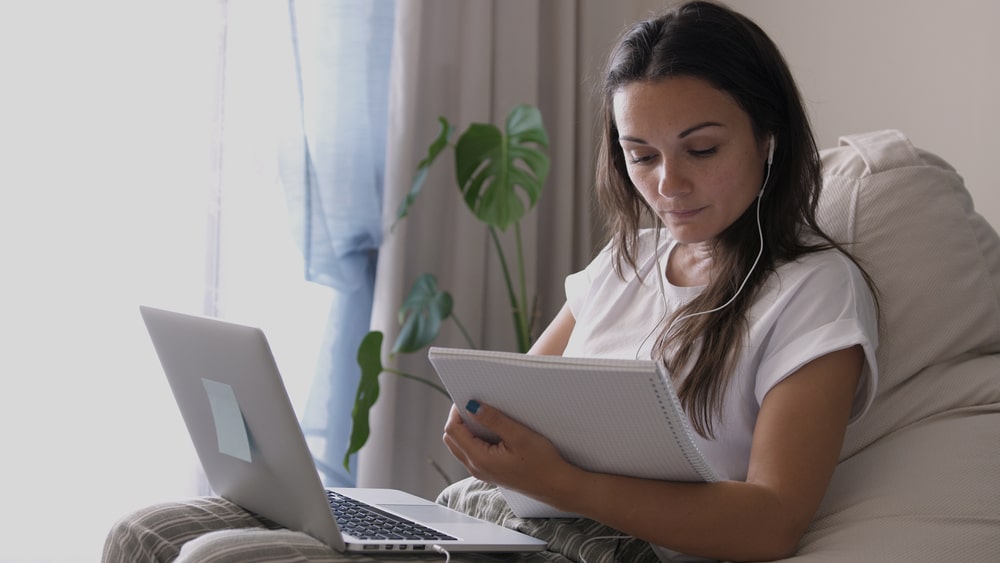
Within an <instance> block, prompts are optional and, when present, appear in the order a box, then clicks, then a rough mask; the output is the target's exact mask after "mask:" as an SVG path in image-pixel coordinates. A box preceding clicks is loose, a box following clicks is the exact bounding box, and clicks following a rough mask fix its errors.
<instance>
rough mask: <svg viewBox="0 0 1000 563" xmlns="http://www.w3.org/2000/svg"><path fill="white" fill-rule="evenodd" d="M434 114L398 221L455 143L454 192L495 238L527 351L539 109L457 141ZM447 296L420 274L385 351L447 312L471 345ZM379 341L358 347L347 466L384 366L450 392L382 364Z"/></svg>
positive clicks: (377, 337)
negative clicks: (526, 244)
mask: <svg viewBox="0 0 1000 563" xmlns="http://www.w3.org/2000/svg"><path fill="white" fill-rule="evenodd" d="M438 121H439V122H440V125H441V131H440V133H439V134H438V136H437V137H436V138H435V139H434V140H433V142H431V144H430V146H429V147H428V151H427V156H426V157H425V158H424V159H423V160H421V161H420V163H419V164H418V165H417V171H416V173H415V174H414V177H413V182H412V184H411V187H410V191H409V193H408V194H407V196H406V198H405V199H404V200H403V201H402V202H401V203H400V206H399V210H398V212H397V214H396V222H399V221H400V220H402V219H403V218H405V217H406V216H407V214H408V213H409V212H410V210H411V208H412V207H413V205H414V203H415V202H416V200H417V197H418V196H419V195H420V192H421V190H422V189H423V187H424V183H425V181H426V179H427V172H428V171H429V169H430V168H431V166H432V165H433V164H434V161H435V160H436V159H437V157H438V156H439V155H440V154H441V153H442V152H443V151H445V150H446V149H449V148H451V149H454V156H455V179H456V183H457V185H458V193H459V195H460V196H461V197H462V198H463V200H464V201H465V204H466V206H467V207H468V209H469V211H470V212H472V214H473V215H475V216H476V218H477V219H479V220H480V221H481V222H482V223H483V224H484V226H485V228H486V230H487V232H488V233H489V237H490V239H491V240H492V242H493V246H494V248H495V250H496V255H497V257H498V259H499V261H500V267H501V270H502V272H503V276H504V282H505V283H506V287H507V294H508V298H509V299H510V307H511V311H512V315H513V317H512V321H513V329H514V334H515V336H516V339H517V347H518V351H520V352H527V350H528V347H529V346H530V345H531V339H532V321H533V319H534V318H535V299H534V296H529V295H528V288H527V286H526V284H525V272H524V256H523V249H522V243H521V229H520V221H521V219H522V218H523V217H524V216H525V214H526V213H527V212H528V211H530V210H531V209H533V208H534V206H535V204H536V203H537V202H538V198H539V196H540V195H541V192H542V186H543V185H544V184H545V178H546V177H547V176H548V172H549V157H548V155H547V154H546V153H545V149H547V148H548V144H549V141H548V135H547V134H546V132H545V127H544V125H543V124H542V116H541V113H540V112H539V111H538V109H537V108H534V107H532V106H529V105H518V106H515V107H514V108H513V109H512V110H511V111H510V113H509V114H508V115H507V119H506V123H505V129H504V130H503V131H501V130H500V129H499V128H498V127H496V126H495V125H492V124H488V123H473V124H471V125H469V127H468V128H467V129H466V130H465V132H464V133H462V135H461V136H459V138H458V141H457V142H456V143H455V144H454V145H452V144H451V137H452V134H453V133H454V127H453V126H452V125H451V123H449V122H448V120H447V119H445V118H444V117H441V118H439V119H438ZM393 226H395V224H394V225H393ZM512 227H513V229H514V238H515V241H516V249H517V256H516V257H515V260H514V262H513V270H512V268H511V262H509V261H508V260H507V256H506V255H505V253H504V249H503V247H502V245H501V241H500V233H501V232H503V231H507V229H509V228H512ZM452 304H453V299H452V296H451V294H450V293H448V292H447V291H445V290H442V289H440V288H438V285H437V279H436V278H435V277H434V276H433V275H432V274H424V275H422V276H420V277H419V278H417V280H416V281H415V282H414V283H413V285H412V286H411V288H410V292H409V294H408V296H407V297H406V300H405V301H404V302H403V305H402V307H401V308H400V310H399V323H400V331H399V336H398V337H397V338H396V341H395V343H394V344H393V347H392V351H391V353H390V358H391V357H394V356H395V355H397V354H411V353H414V352H418V351H420V350H422V349H424V348H426V347H427V346H429V345H430V344H431V343H433V342H434V340H435V339H436V338H437V336H438V333H439V332H440V330H441V326H442V324H443V323H444V322H445V321H448V320H451V321H452V322H454V323H455V324H456V326H457V328H458V329H459V331H460V332H461V333H462V335H463V336H464V337H465V339H466V341H467V343H468V345H469V347H471V348H476V347H477V346H476V345H475V343H474V342H473V340H472V338H471V337H470V335H469V333H468V331H467V330H466V329H465V327H464V326H463V325H462V323H461V322H460V321H459V319H458V317H457V316H456V315H455V312H454V311H453V310H452ZM382 341H383V334H382V332H380V331H372V332H369V333H368V334H367V335H366V336H365V338H364V339H363V340H362V342H361V346H360V347H359V348H358V365H360V366H361V381H360V382H359V383H358V390H357V395H356V396H355V400H354V410H353V413H352V419H351V439H350V443H349V444H348V449H347V452H346V453H345V454H344V467H345V468H348V462H349V460H350V456H351V455H352V454H354V453H356V452H357V451H359V450H360V449H361V447H362V446H364V444H365V442H367V441H368V437H369V434H370V431H371V428H370V426H369V423H368V416H369V411H370V409H371V408H372V406H373V405H374V404H375V402H376V401H377V400H378V395H379V376H380V375H381V374H383V373H389V374H392V375H395V376H398V377H403V378H407V379H412V380H415V381H419V382H421V383H423V384H426V385H428V386H430V387H432V388H434V389H435V390H437V391H439V392H441V393H443V394H444V395H445V396H447V395H448V393H447V392H446V391H445V390H444V388H442V387H441V386H440V385H438V384H436V383H434V382H433V381H432V380H431V379H428V378H426V377H422V376H419V375H414V374H411V373H406V372H403V371H400V370H396V369H392V368H390V367H386V366H385V364H384V363H383V361H382Z"/></svg>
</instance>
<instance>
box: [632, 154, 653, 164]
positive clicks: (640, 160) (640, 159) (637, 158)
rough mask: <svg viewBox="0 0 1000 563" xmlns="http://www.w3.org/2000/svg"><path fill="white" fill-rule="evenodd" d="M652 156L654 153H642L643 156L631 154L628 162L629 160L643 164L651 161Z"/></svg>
mask: <svg viewBox="0 0 1000 563" xmlns="http://www.w3.org/2000/svg"><path fill="white" fill-rule="evenodd" d="M653 158H654V155H651V154H648V155H644V156H640V155H633V156H630V157H629V162H631V163H632V164H643V163H646V162H650V161H652V160H653Z"/></svg>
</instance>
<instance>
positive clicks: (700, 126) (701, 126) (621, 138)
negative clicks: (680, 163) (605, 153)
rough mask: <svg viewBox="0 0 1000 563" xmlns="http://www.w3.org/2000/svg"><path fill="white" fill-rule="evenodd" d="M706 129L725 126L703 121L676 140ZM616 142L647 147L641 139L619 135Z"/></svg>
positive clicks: (678, 136) (685, 131)
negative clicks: (626, 142)
mask: <svg viewBox="0 0 1000 563" xmlns="http://www.w3.org/2000/svg"><path fill="white" fill-rule="evenodd" d="M706 127H725V125H724V124H722V123H718V122H716V121H705V122H703V123H699V124H697V125H694V126H691V127H688V128H687V129H685V130H683V131H681V132H680V134H679V135H677V138H678V139H683V138H684V137H687V136H688V135H690V134H692V133H694V132H695V131H700V130H702V129H705V128H706ZM618 141H619V142H621V141H628V142H630V143H636V144H640V145H648V144H649V143H648V142H647V141H645V140H643V139H640V138H639V137H633V136H632V135H619V136H618Z"/></svg>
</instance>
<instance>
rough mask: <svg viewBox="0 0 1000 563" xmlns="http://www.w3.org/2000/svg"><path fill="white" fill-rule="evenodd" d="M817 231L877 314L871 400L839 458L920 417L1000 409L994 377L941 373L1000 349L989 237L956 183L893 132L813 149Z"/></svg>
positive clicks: (997, 286)
mask: <svg viewBox="0 0 1000 563" xmlns="http://www.w3.org/2000/svg"><path fill="white" fill-rule="evenodd" d="M820 156H821V158H822V163H823V179H824V188H823V194H822V197H821V200H820V205H819V217H818V218H819V221H820V224H821V226H822V227H823V228H824V229H825V230H826V231H827V233H828V234H830V235H831V236H832V237H833V238H834V240H837V241H839V242H845V243H848V246H849V248H850V250H851V251H852V252H853V253H854V254H855V256H856V257H857V258H858V259H859V260H860V261H861V263H862V265H863V266H864V267H865V269H866V270H867V271H868V273H869V274H870V275H871V277H872V278H873V279H874V281H875V284H876V286H877V290H878V298H879V305H880V307H881V320H882V334H881V342H880V345H879V350H878V363H879V388H878V390H877V395H876V401H877V402H876V405H877V408H874V409H873V410H872V411H870V412H869V413H868V414H867V415H866V416H865V417H864V418H862V419H861V420H860V421H859V422H858V423H857V424H855V425H852V426H851V428H850V429H849V431H848V436H847V440H846V444H845V449H844V457H847V456H850V455H852V454H853V453H856V452H857V451H859V450H860V449H861V448H863V447H865V446H866V445H868V444H871V443H872V442H873V441H875V440H877V439H879V438H880V437H882V436H885V435H886V434H888V433H890V432H892V431H894V430H897V429H899V428H902V427H904V426H906V425H908V424H912V423H914V422H917V421H919V420H922V419H924V418H927V417H928V416H931V415H934V414H938V413H943V412H947V411H949V410H952V409H956V408H961V407H965V406H974V405H987V404H996V403H998V402H1000V371H998V370H991V371H973V372H966V371H962V372H960V373H961V375H955V373H959V372H954V373H953V372H952V370H950V366H953V365H955V364H958V363H961V362H962V361H964V360H965V359H968V358H970V357H975V356H980V355H983V354H996V353H998V352H1000V239H998V237H997V233H996V231H994V230H993V228H992V227H991V226H990V225H989V223H988V222H987V221H986V220H985V219H984V218H983V217H982V216H980V215H979V214H978V213H976V211H975V208H974V206H973V202H972V198H971V197H970V195H969V192H968V191H967V190H966V188H965V185H964V182H963V180H962V178H961V176H959V175H958V174H957V173H956V172H955V170H954V169H953V168H952V167H951V166H949V165H948V164H947V163H946V162H945V161H944V160H942V159H941V158H939V157H937V156H935V155H933V154H931V153H928V152H926V151H923V150H920V149H917V148H915V147H914V146H913V144H912V143H911V142H910V140H909V139H907V138H906V136H905V135H903V134H902V133H900V132H899V131H896V130H886V131H876V132H872V133H864V134H860V135H851V136H847V137H843V138H841V140H840V143H839V146H838V147H836V148H833V149H828V150H825V151H822V152H821V153H820Z"/></svg>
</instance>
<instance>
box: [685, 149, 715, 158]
mask: <svg viewBox="0 0 1000 563" xmlns="http://www.w3.org/2000/svg"><path fill="white" fill-rule="evenodd" d="M688 152H689V153H690V154H691V156H694V157H697V158H705V157H707V156H712V155H713V154H715V147H711V148H707V149H701V150H695V149H691V150H690V151H688Z"/></svg>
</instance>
